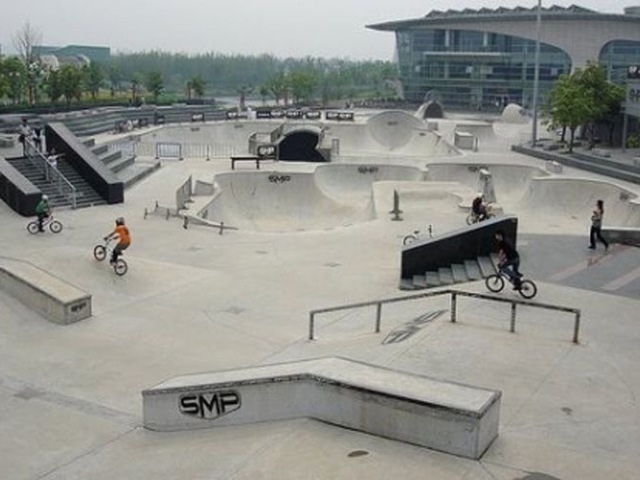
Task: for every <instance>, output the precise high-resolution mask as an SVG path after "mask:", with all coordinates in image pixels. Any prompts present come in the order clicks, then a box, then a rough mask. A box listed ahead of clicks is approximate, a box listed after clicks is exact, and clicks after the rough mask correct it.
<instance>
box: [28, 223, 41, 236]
mask: <svg viewBox="0 0 640 480" xmlns="http://www.w3.org/2000/svg"><path fill="white" fill-rule="evenodd" d="M27 231H28V232H29V233H30V234H31V235H35V234H36V233H38V222H30V223H28V224H27Z"/></svg>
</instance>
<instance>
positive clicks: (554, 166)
mask: <svg viewBox="0 0 640 480" xmlns="http://www.w3.org/2000/svg"><path fill="white" fill-rule="evenodd" d="M544 166H545V168H546V170H547V172H551V173H562V164H561V163H558V162H556V161H555V160H547V161H546V162H545V163H544Z"/></svg>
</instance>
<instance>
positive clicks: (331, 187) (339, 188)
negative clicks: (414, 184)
mask: <svg viewBox="0 0 640 480" xmlns="http://www.w3.org/2000/svg"><path fill="white" fill-rule="evenodd" d="M314 175H315V178H316V184H317V185H318V188H319V189H320V190H321V191H322V192H323V193H324V194H326V195H327V196H329V197H331V198H333V199H335V200H337V201H340V202H344V203H349V204H366V203H367V202H368V201H370V200H371V195H372V191H373V190H372V187H373V184H374V183H376V182H382V181H391V180H395V181H420V180H423V179H424V172H423V171H422V170H420V169H419V168H417V167H409V166H402V165H383V164H380V165H379V164H370V165H369V164H359V163H339V164H333V165H320V166H319V167H318V168H316V171H315V174H314Z"/></svg>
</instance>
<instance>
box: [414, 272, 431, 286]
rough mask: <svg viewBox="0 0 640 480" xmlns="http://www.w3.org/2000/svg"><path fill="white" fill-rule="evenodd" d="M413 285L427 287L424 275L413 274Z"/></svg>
mask: <svg viewBox="0 0 640 480" xmlns="http://www.w3.org/2000/svg"><path fill="white" fill-rule="evenodd" d="M413 286H414V288H427V287H428V285H427V279H426V278H425V276H424V275H414V276H413Z"/></svg>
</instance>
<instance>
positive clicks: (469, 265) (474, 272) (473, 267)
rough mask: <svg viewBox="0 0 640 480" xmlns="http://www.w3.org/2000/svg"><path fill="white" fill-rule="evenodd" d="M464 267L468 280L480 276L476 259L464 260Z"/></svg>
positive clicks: (477, 278) (478, 278)
mask: <svg viewBox="0 0 640 480" xmlns="http://www.w3.org/2000/svg"><path fill="white" fill-rule="evenodd" d="M464 269H465V270H466V273H467V277H468V278H469V280H480V279H481V278H482V272H480V267H479V266H478V261H477V260H465V261H464Z"/></svg>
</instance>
